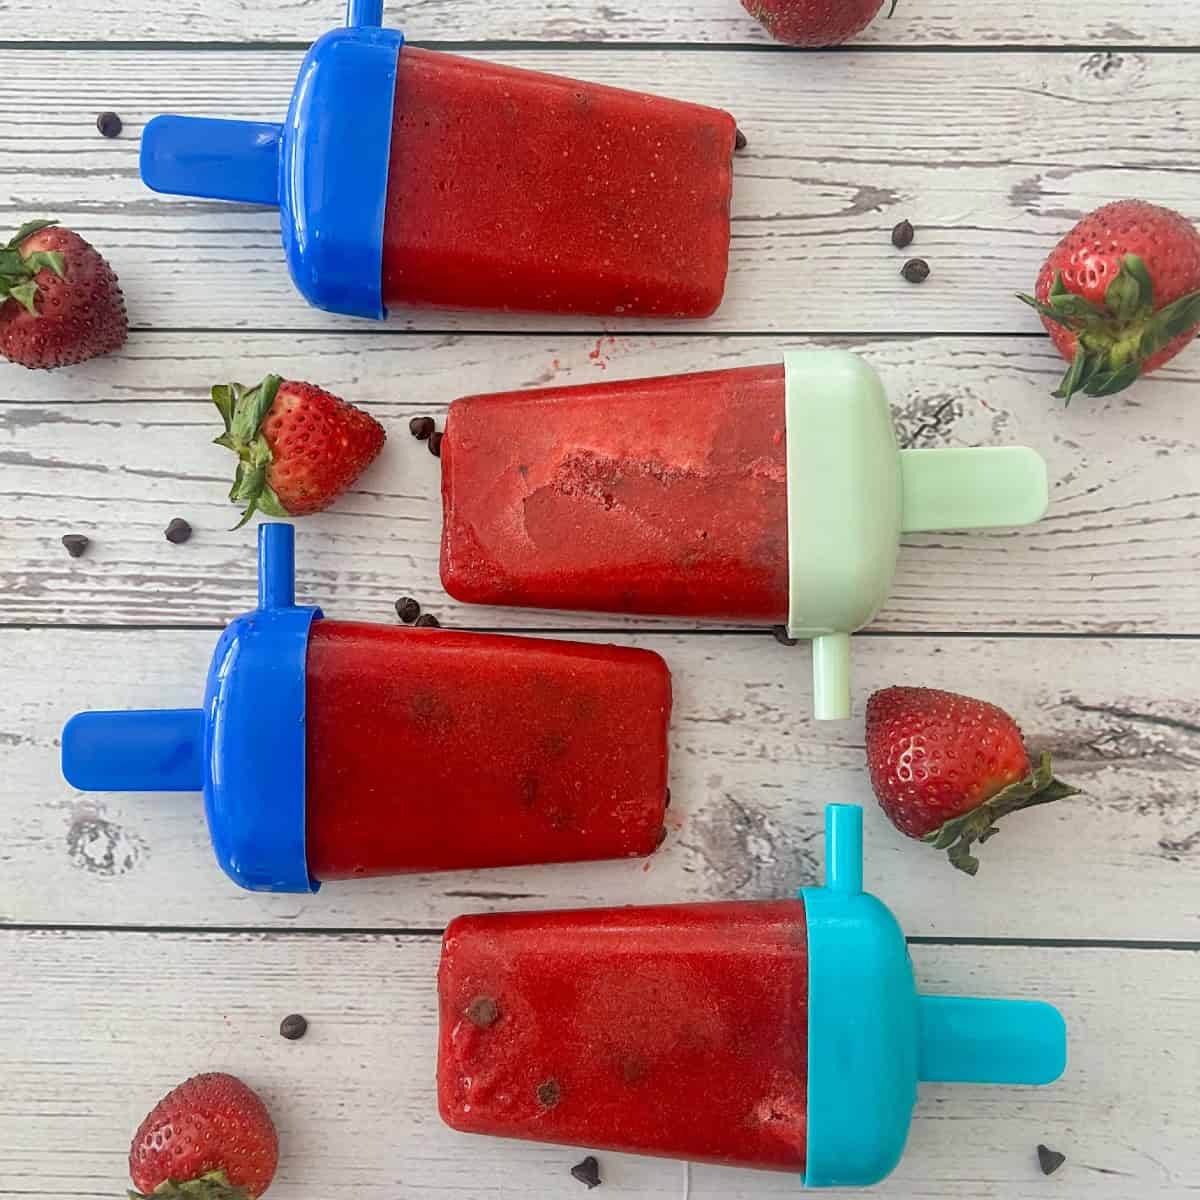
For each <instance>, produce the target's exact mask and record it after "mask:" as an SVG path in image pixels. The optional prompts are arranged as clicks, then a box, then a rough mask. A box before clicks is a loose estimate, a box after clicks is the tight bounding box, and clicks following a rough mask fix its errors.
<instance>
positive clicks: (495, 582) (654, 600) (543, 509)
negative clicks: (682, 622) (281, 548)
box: [442, 365, 788, 623]
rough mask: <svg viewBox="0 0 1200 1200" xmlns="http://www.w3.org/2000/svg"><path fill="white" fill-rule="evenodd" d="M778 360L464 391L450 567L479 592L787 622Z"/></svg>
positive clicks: (556, 603) (449, 458)
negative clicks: (503, 390) (621, 379)
mask: <svg viewBox="0 0 1200 1200" xmlns="http://www.w3.org/2000/svg"><path fill="white" fill-rule="evenodd" d="M784 433H785V429H784V372H783V367H782V366H781V365H777V366H770V367H752V368H743V369H738V370H732V371H711V372H708V373H705V374H697V375H677V376H671V377H667V378H662V379H641V380H634V381H632V382H625V383H606V384H598V385H594V386H585V387H572V388H549V389H545V390H542V391H532V392H510V393H508V394H505V395H494V396H470V397H467V398H465V399H462V400H457V401H455V403H454V404H453V405H452V406H451V408H450V413H449V417H448V418H447V421H446V436H445V439H444V440H443V442H442V500H443V506H444V510H445V520H444V524H443V532H442V582H443V584H444V586H445V587H446V590H447V591H448V592H450V594H451V595H453V596H455V597H457V598H458V599H460V600H466V601H472V602H475V603H479V604H514V605H527V606H532V607H535V608H567V609H591V610H596V611H604V612H629V613H661V614H668V615H676V616H696V617H710V618H716V619H724V620H730V621H751V622H755V621H760V622H767V623H778V622H781V621H784V620H786V619H787V614H788V551H787V447H786V444H785V437H784Z"/></svg>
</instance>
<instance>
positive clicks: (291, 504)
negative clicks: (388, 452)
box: [212, 375, 386, 528]
mask: <svg viewBox="0 0 1200 1200" xmlns="http://www.w3.org/2000/svg"><path fill="white" fill-rule="evenodd" d="M212 398H213V402H214V403H215V404H216V406H217V408H218V410H219V411H220V413H221V417H222V419H223V420H224V422H225V432H224V433H223V434H222V435H221V436H220V437H219V438H217V439H216V443H217V445H218V446H224V447H225V448H226V449H228V450H232V451H233V452H234V453H235V454H236V455H237V456H238V466H237V474H236V476H235V478H234V481H233V487H232V489H231V490H230V492H229V498H230V500H232V501H234V502H235V503H237V504H244V505H245V506H246V507H245V511H244V513H243V514H242V519H241V521H240V522H239V525H238V527H239V528H240V526H241V525H245V523H246V522H247V521H249V520H250V518H251V517H252V516H253V515H254V513H255V512H256V511H258V512H263V513H266V514H267V515H268V516H272V517H300V516H305V515H306V514H308V513H315V512H320V511H321V510H322V509H325V508H328V507H329V506H330V505H331V504H332V503H333V502H334V501H335V500H336V499H337V498H338V496H340V495H341V494H342V493H343V492H344V491H345V490H346V489H347V488H348V487H350V486H351V485H352V484H353V483H354V481H355V480H356V479H357V478H358V477H359V476H360V475H361V474H362V473H363V471H365V470H366V469H367V467H368V466H370V464H371V463H372V462H373V461H374V459H375V457H376V456H377V455H378V454H379V451H380V450H381V449H382V448H383V443H384V438H385V436H386V435H385V434H384V431H383V426H382V425H380V424H379V422H378V421H376V420H375V418H374V417H371V416H368V415H367V414H366V413H365V412H363V411H362V409H359V408H355V407H354V406H353V405H352V404H347V403H346V402H345V401H344V400H339V399H338V398H337V397H336V396H333V395H331V394H330V393H329V392H326V391H323V390H322V389H321V388H319V387H317V386H316V385H315V384H312V383H297V382H294V381H292V380H289V379H281V378H280V377H279V376H278V375H268V376H267V377H266V378H265V379H264V380H263V381H262V382H261V383H259V384H256V385H255V386H254V387H243V386H242V385H241V384H240V383H229V384H221V385H219V386H217V387H214V388H213V390H212Z"/></svg>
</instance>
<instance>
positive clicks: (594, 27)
mask: <svg viewBox="0 0 1200 1200" xmlns="http://www.w3.org/2000/svg"><path fill="white" fill-rule="evenodd" d="M1186 4H1187V0H1144V2H1143V3H1141V4H1138V5H1136V6H1131V5H1129V4H1128V3H1123V2H1122V0H1053V3H1045V2H1043V0H1013V2H1012V3H1008V4H962V3H959V2H958V0H900V4H899V6H898V7H897V9H896V15H895V17H893V18H892V20H890V21H887V20H884V14H883V13H881V14H880V16H879V18H878V19H877V20H876V21H875V22H873V23H872V25H871V26H870V27H869V28H868V29H867V30H866V32H865V33H864V34H863V35H862V36H861V38H860V39H859V41H860V42H862V43H866V44H868V45H872V44H873V45H891V46H921V47H929V46H937V47H947V48H949V47H960V46H971V45H1000V46H1021V45H1024V46H1039V47H1047V46H1051V47H1053V46H1081V45H1087V46H1093V45H1094V46H1098V47H1103V48H1106V47H1109V46H1113V45H1120V46H1141V45H1147V46H1154V47H1162V46H1188V45H1190V44H1192V43H1194V42H1195V35H1194V30H1193V29H1192V28H1191V27H1190V26H1189V24H1188V15H1189V14H1188V13H1187V11H1186ZM343 12H344V5H343V4H341V3H340V2H339V0H257V2H254V3H248V2H246V0H216V2H215V3H205V0H179V2H173V0H147V3H144V4H136V5H135V4H130V3H122V4H118V5H112V4H105V3H103V2H102V0H72V2H71V3H69V4H59V5H55V6H52V7H50V8H48V7H47V6H46V5H44V4H41V3H39V0H0V18H3V24H2V25H0V34H2V36H3V40H5V41H7V42H10V43H19V42H21V41H38V42H40V41H75V42H84V43H88V44H95V43H104V42H138V41H140V42H155V41H159V42H161V41H171V42H219V43H234V44H238V43H244V44H253V43H254V42H259V41H282V42H294V43H297V44H300V43H305V44H306V43H308V42H309V41H311V40H312V39H313V38H315V37H319V36H320V35H321V34H322V33H324V32H325V31H326V30H328V29H330V28H331V27H332V26H333V25H335V24H337V23H338V22H339V21H340V20H341V14H342V13H343ZM884 12H886V9H885V10H884ZM385 16H386V19H387V21H388V22H389V23H390V24H392V25H393V26H395V27H397V28H401V29H403V30H404V31H405V32H406V34H407V36H408V37H409V38H411V39H412V40H413V41H419V42H422V43H430V44H438V45H441V44H444V43H448V42H449V43H462V42H467V43H477V42H479V41H481V40H482V41H488V42H493V43H494V42H504V41H518V42H534V43H541V42H608V43H613V42H615V43H631V44H633V45H645V44H648V43H656V42H665V43H669V44H685V45H694V44H698V43H699V44H710V45H715V46H721V45H730V44H732V45H740V44H751V45H755V46H772V45H775V44H776V43H773V42H772V41H771V40H770V38H769V37H768V36H767V34H766V32H765V31H764V30H763V29H762V28H761V26H760V25H759V24H758V22H757V21H755V20H753V19H752V18H751V17H750V16H749V15H748V14H747V13H746V11H745V10H744V9H743V8H742V7H741V5H740V4H739V3H738V0H652V2H648V0H640V2H639V0H618V2H616V3H605V4H596V3H593V2H592V0H545V2H544V3H541V4H529V3H524V2H523V0H410V2H409V3H401V2H400V0H389V2H388V4H387V6H386V8H385Z"/></svg>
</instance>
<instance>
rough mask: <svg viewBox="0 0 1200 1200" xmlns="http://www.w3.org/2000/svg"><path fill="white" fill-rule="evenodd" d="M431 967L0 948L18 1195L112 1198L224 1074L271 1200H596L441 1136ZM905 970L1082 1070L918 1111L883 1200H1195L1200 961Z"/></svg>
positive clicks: (297, 941) (130, 948) (625, 1190)
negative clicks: (160, 1122)
mask: <svg viewBox="0 0 1200 1200" xmlns="http://www.w3.org/2000/svg"><path fill="white" fill-rule="evenodd" d="M437 950H438V942H437V939H436V938H431V937H421V938H417V937H396V936H382V937H370V936H361V935H342V936H337V937H324V936H322V937H318V938H312V937H303V936H300V937H282V938H281V937H274V938H272V937H264V936H261V935H254V934H246V935H236V936H227V935H221V934H209V935H195V934H189V935H178V934H156V935H142V934H112V933H98V932H88V933H74V934H69V935H68V934H62V933H46V932H43V933H24V932H21V933H18V932H7V933H6V932H4V931H0V968H3V970H4V975H5V978H6V980H7V981H8V982H7V984H6V986H5V988H4V989H3V990H0V1049H2V1050H3V1051H4V1054H5V1065H6V1070H5V1084H6V1086H5V1089H4V1095H3V1098H2V1099H0V1178H3V1179H4V1184H5V1192H6V1194H7V1195H15V1196H21V1197H30V1198H32V1197H36V1198H37V1200H76V1198H77V1197H78V1196H80V1195H96V1196H109V1197H111V1196H114V1195H118V1194H119V1188H120V1184H121V1182H122V1179H123V1174H124V1169H125V1155H126V1152H127V1148H128V1142H129V1138H130V1136H131V1135H132V1133H133V1130H134V1129H135V1128H136V1127H137V1123H138V1121H140V1119H141V1117H142V1116H143V1115H144V1112H145V1110H146V1109H147V1108H148V1107H149V1105H150V1104H152V1103H153V1102H154V1101H155V1100H156V1099H157V1098H158V1096H159V1095H160V1094H161V1093H162V1092H164V1091H165V1090H166V1089H167V1088H169V1087H170V1086H171V1085H172V1084H173V1083H175V1082H177V1081H178V1080H180V1079H182V1078H184V1077H185V1076H187V1075H189V1074H191V1073H194V1072H196V1071H199V1070H207V1069H212V1068H221V1069H225V1070H230V1071H234V1072H236V1073H238V1074H239V1075H241V1076H242V1077H244V1078H245V1079H246V1080H247V1081H248V1082H250V1083H252V1084H253V1085H254V1086H256V1087H258V1088H261V1090H262V1093H263V1096H264V1098H265V1099H266V1101H267V1103H268V1104H269V1105H270V1107H271V1109H272V1112H273V1114H274V1116H275V1119H276V1121H277V1122H278V1125H279V1131H280V1138H281V1147H282V1156H283V1160H282V1166H281V1169H280V1173H279V1176H278V1183H277V1184H276V1185H275V1186H274V1187H273V1188H272V1189H271V1191H270V1193H269V1195H270V1196H271V1198H272V1200H343V1198H344V1200H351V1198H353V1200H396V1198H397V1197H402V1198H404V1200H410V1198H411V1200H426V1198H429V1197H435V1196H437V1197H442V1196H445V1197H454V1198H456V1200H457V1198H458V1197H470V1198H471V1200H476V1198H478V1197H487V1198H488V1200H518V1198H524V1197H527V1196H537V1197H543V1196H544V1197H560V1196H561V1197H563V1198H564V1200H566V1198H568V1197H574V1196H578V1195H582V1194H583V1193H582V1189H581V1188H579V1185H577V1184H576V1183H575V1182H574V1181H573V1180H572V1179H571V1178H570V1177H569V1175H568V1171H569V1169H570V1167H571V1165H572V1164H573V1163H575V1162H577V1161H579V1159H580V1158H581V1157H582V1152H581V1151H580V1152H575V1151H572V1150H570V1149H567V1148H563V1147H553V1146H540V1145H533V1144H524V1143H520V1142H505V1141H498V1140H492V1139H485V1138H471V1137H467V1136H465V1135H462V1134H457V1133H454V1132H452V1131H451V1130H449V1129H447V1128H445V1127H444V1126H442V1124H441V1122H440V1121H439V1119H438V1117H437V1112H436V1108H435V1103H434V1085H433V1078H434V1063H435V1058H436V1035H435V1030H436V996H435V989H434V975H435V972H436V967H437ZM913 958H914V961H915V966H916V974H917V979H918V983H919V986H920V987H921V988H922V989H923V990H925V991H928V992H930V993H935V994H936V993H941V994H959V995H961V994H967V995H970V994H976V995H1000V996H1010V997H1014V998H1018V999H1023V998H1030V997H1044V996H1052V997H1054V999H1055V1001H1056V1002H1057V1003H1058V1004H1059V1005H1060V1006H1061V1008H1062V1011H1063V1013H1064V1015H1065V1017H1066V1019H1067V1024H1068V1028H1069V1031H1070V1037H1071V1060H1070V1065H1069V1067H1068V1069H1067V1073H1066V1075H1065V1076H1064V1077H1063V1079H1062V1080H1061V1081H1060V1082H1059V1083H1058V1084H1056V1085H1054V1086H1053V1087H1051V1088H1049V1089H1045V1090H1040V1091H1036V1092H1035V1091H1030V1090H1028V1089H1017V1088H963V1087H949V1086H945V1085H943V1086H938V1087H934V1086H929V1087H926V1088H924V1089H923V1091H922V1096H921V1101H920V1103H919V1104H918V1107H917V1113H916V1120H915V1122H914V1125H913V1132H912V1137H911V1140H910V1143H909V1147H908V1150H907V1153H906V1156H905V1159H904V1161H903V1162H902V1164H901V1166H900V1168H899V1170H898V1171H897V1172H896V1174H895V1175H894V1176H893V1177H892V1178H891V1180H890V1181H889V1182H888V1183H887V1184H886V1185H885V1186H884V1187H883V1188H882V1189H881V1190H879V1191H877V1192H871V1193H869V1194H870V1195H878V1196H882V1197H886V1198H888V1200H909V1198H911V1197H921V1198H922V1200H924V1198H933V1197H939V1198H941V1197H945V1198H950V1197H954V1198H961V1197H964V1196H970V1197H986V1198H988V1200H992V1198H995V1200H1044V1197H1046V1196H1047V1195H1050V1194H1053V1195H1054V1196H1057V1197H1062V1196H1067V1197H1080V1198H1083V1197H1087V1198H1088V1200H1130V1198H1131V1197H1134V1196H1154V1197H1156V1198H1160V1200H1184V1198H1185V1197H1189V1196H1194V1195H1195V1194H1196V1193H1195V1171H1194V1167H1195V1133H1196V1129H1195V1117H1194V1109H1195V1104H1194V1101H1195V1080H1196V1074H1197V1071H1198V1070H1200V1051H1198V1050H1197V1042H1196V1039H1195V1036H1194V1033H1195V1027H1194V1017H1195V1005H1196V994H1197V991H1198V990H1200V956H1198V955H1197V954H1195V953H1189V952H1172V951H1138V950H1124V951H1121V950H1104V949H1070V950H1062V949H1028V948H1016V947H1003V948H1001V947H992V948H989V949H981V948H979V947H971V946H959V947H935V946H917V947H914V948H913ZM98 971H102V972H103V974H102V976H100V977H98ZM1101 980H1103V981H1105V986H1104V987H1103V988H1099V987H1098V986H1097V984H1098V981H1101ZM289 1012H301V1013H303V1014H305V1015H306V1016H307V1017H308V1019H309V1021H310V1023H311V1024H310V1029H309V1033H308V1034H307V1036H306V1037H305V1038H304V1039H303V1040H301V1041H299V1042H287V1041H284V1040H283V1039H282V1038H280V1037H279V1035H278V1032H277V1030H278V1025H279V1020H280V1018H281V1017H283V1016H284V1015H285V1014H286V1013H289ZM697 1103H702V1098H701V1097H697ZM1039 1142H1044V1143H1046V1144H1048V1145H1050V1146H1053V1147H1055V1148H1057V1149H1059V1150H1061V1151H1062V1152H1063V1153H1065V1154H1066V1155H1067V1157H1068V1162H1067V1165H1066V1166H1064V1167H1063V1168H1062V1170H1061V1171H1060V1172H1059V1174H1058V1175H1056V1176H1055V1177H1054V1179H1053V1180H1047V1179H1045V1178H1044V1177H1043V1176H1042V1175H1041V1174H1040V1172H1039V1171H1038V1168H1037V1160H1036V1155H1035V1147H1036V1145H1037V1143H1039ZM47 1147H55V1148H57V1151H58V1152H57V1153H47ZM600 1159H601V1163H602V1169H603V1172H604V1178H605V1185H604V1186H605V1189H606V1190H605V1191H604V1193H602V1194H604V1195H607V1196H617V1197H627V1196H628V1197H638V1198H641V1197H645V1198H646V1200H649V1198H650V1197H655V1198H657V1200H676V1198H678V1197H681V1196H683V1194H684V1192H683V1167H682V1166H681V1165H680V1164H678V1163H673V1162H660V1161H656V1160H653V1159H642V1158H631V1157H624V1156H620V1155H612V1154H601V1155H600ZM797 1186H798V1185H797V1181H796V1180H795V1179H794V1178H792V1177H789V1176H787V1175H773V1174H759V1173H756V1172H744V1171H733V1170H720V1169H716V1168H711V1167H693V1168H692V1171H691V1198H692V1200H764V1198H766V1200H790V1198H791V1197H793V1196H794V1195H795V1194H796V1189H797ZM841 1194H843V1195H844V1194H846V1193H841ZM855 1194H861V1195H867V1194H868V1193H855Z"/></svg>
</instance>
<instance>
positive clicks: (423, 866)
mask: <svg viewBox="0 0 1200 1200" xmlns="http://www.w3.org/2000/svg"><path fill="white" fill-rule="evenodd" d="M307 676H308V689H307V694H308V711H307V721H308V738H307V747H308V750H307V760H306V785H307V854H308V867H309V871H310V873H311V874H312V876H313V877H314V878H315V879H318V880H333V879H349V878H358V877H361V876H370V875H394V874H400V873H404V872H411V871H443V870H452V869H460V868H474V867H502V866H515V865H521V864H528V863H557V862H577V861H583V860H586V859H602V858H626V857H631V856H637V855H648V854H651V853H652V852H653V851H654V849H655V847H656V846H657V845H658V843H659V840H660V838H661V835H662V829H663V812H664V807H665V801H666V792H667V752H666V728H667V720H668V716H669V714H670V709H671V683H670V676H669V674H668V672H667V668H666V664H665V663H664V662H663V660H662V659H661V658H659V657H658V655H656V654H652V653H650V652H649V651H645V650H635V649H626V648H622V647H616V646H589V645H579V644H573V643H569V642H556V641H540V640H536V639H533V638H514V637H495V636H490V635H485V634H468V633H454V632H451V631H448V630H442V629H396V628H387V627H383V626H377V625H361V624H347V623H341V622H336V621H318V622H316V623H315V624H314V625H313V627H312V633H311V635H310V638H309V644H308V662H307Z"/></svg>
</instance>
